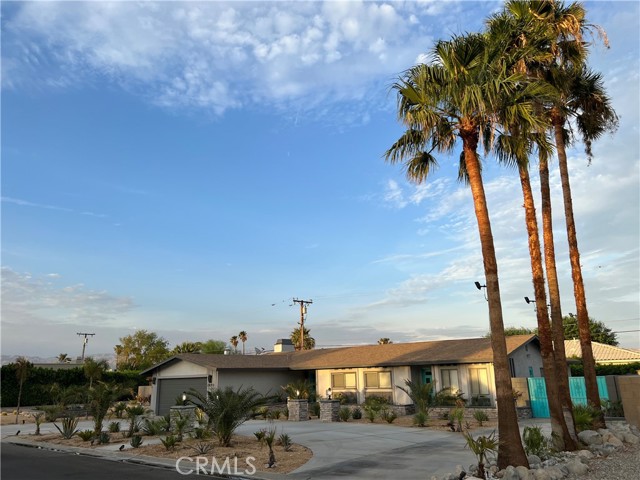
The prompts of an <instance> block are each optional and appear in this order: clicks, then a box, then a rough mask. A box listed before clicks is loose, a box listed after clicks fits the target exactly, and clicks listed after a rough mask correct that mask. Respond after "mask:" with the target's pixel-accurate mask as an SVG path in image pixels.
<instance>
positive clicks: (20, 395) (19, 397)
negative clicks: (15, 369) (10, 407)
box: [16, 382, 24, 425]
mask: <svg viewBox="0 0 640 480" xmlns="http://www.w3.org/2000/svg"><path fill="white" fill-rule="evenodd" d="M22 385H24V382H20V388H19V389H18V406H17V407H16V425H17V424H18V416H19V415H20V401H21V400H22Z"/></svg>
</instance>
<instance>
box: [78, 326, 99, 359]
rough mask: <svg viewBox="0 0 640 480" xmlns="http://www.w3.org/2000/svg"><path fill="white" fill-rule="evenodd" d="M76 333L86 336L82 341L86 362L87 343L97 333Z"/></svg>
mask: <svg viewBox="0 0 640 480" xmlns="http://www.w3.org/2000/svg"><path fill="white" fill-rule="evenodd" d="M76 335H80V336H81V337H84V340H83V341H82V357H81V359H82V363H84V350H85V348H87V343H89V337H93V336H94V335H95V333H84V332H82V333H76Z"/></svg>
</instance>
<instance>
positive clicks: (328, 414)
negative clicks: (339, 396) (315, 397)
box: [320, 400, 340, 422]
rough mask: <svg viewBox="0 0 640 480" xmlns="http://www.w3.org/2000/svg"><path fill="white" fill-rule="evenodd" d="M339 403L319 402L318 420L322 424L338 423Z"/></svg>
mask: <svg viewBox="0 0 640 480" xmlns="http://www.w3.org/2000/svg"><path fill="white" fill-rule="evenodd" d="M339 414H340V401H339V400H320V420H321V421H323V422H338V421H340V416H339Z"/></svg>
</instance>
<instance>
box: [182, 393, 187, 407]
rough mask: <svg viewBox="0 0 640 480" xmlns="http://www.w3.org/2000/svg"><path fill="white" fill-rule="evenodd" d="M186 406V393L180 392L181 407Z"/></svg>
mask: <svg viewBox="0 0 640 480" xmlns="http://www.w3.org/2000/svg"><path fill="white" fill-rule="evenodd" d="M186 404H187V392H182V405H186Z"/></svg>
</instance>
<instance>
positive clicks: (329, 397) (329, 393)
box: [326, 387, 331, 400]
mask: <svg viewBox="0 0 640 480" xmlns="http://www.w3.org/2000/svg"><path fill="white" fill-rule="evenodd" d="M326 393H327V398H328V399H329V400H331V387H329V388H327V392H326Z"/></svg>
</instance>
